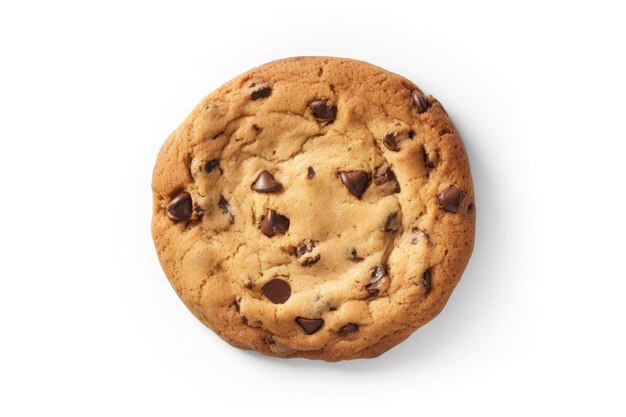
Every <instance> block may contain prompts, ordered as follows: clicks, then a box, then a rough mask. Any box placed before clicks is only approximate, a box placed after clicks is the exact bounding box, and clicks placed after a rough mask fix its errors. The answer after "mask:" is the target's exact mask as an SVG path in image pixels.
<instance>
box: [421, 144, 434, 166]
mask: <svg viewBox="0 0 626 417" xmlns="http://www.w3.org/2000/svg"><path fill="white" fill-rule="evenodd" d="M422 157H423V158H424V165H426V168H428V169H433V168H434V167H435V163H434V162H433V161H431V160H430V157H429V156H428V152H426V148H425V147H424V146H423V145H422Z"/></svg>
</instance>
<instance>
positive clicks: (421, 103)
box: [411, 90, 428, 113]
mask: <svg viewBox="0 0 626 417" xmlns="http://www.w3.org/2000/svg"><path fill="white" fill-rule="evenodd" d="M411 99H412V101H413V104H414V105H415V107H416V108H417V112H418V113H424V112H425V111H426V110H428V102H427V101H426V98H425V97H424V96H423V95H422V93H420V92H419V91H418V90H413V92H412V93H411Z"/></svg>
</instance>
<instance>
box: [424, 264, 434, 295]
mask: <svg viewBox="0 0 626 417" xmlns="http://www.w3.org/2000/svg"><path fill="white" fill-rule="evenodd" d="M431 278H432V273H431V270H430V269H427V270H426V271H424V274H423V275H422V285H423V286H424V294H428V293H429V292H430V284H431Z"/></svg>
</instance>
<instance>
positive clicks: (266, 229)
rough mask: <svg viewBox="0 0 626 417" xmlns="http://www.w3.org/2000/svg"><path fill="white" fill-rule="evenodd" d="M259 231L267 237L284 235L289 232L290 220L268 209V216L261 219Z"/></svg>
mask: <svg viewBox="0 0 626 417" xmlns="http://www.w3.org/2000/svg"><path fill="white" fill-rule="evenodd" d="M259 229H261V233H263V234H264V235H265V236H267V237H273V236H274V235H276V233H281V234H284V233H286V232H287V230H289V219H288V218H287V217H285V216H283V215H281V214H278V213H276V212H275V211H274V210H271V209H268V210H267V214H266V215H265V216H264V217H263V219H261V223H260V225H259Z"/></svg>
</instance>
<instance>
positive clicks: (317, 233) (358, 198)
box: [152, 57, 476, 361]
mask: <svg viewBox="0 0 626 417" xmlns="http://www.w3.org/2000/svg"><path fill="white" fill-rule="evenodd" d="M152 190H153V195H154V207H153V218H152V234H153V238H154V242H155V246H156V249H157V252H158V256H159V259H160V262H161V265H162V266H163V269H164V271H165V274H166V275H167V277H168V279H169V280H170V282H171V284H172V286H173V287H174V289H175V290H176V292H177V294H178V295H179V297H180V298H181V299H182V300H183V302H184V303H185V304H186V305H187V306H188V308H189V309H190V310H191V311H192V312H193V314H194V315H195V316H196V317H198V319H200V320H201V321H202V322H203V323H205V324H206V325H207V326H208V327H209V328H211V329H212V330H213V331H214V332H215V333H217V334H218V335H219V336H220V337H221V338H223V339H224V340H225V341H227V342H228V343H230V344H231V345H233V346H236V347H238V348H241V349H253V350H256V351H258V352H261V353H263V354H267V355H272V356H279V357H286V358H292V357H304V358H311V359H323V360H327V361H337V360H343V359H353V358H369V357H375V356H377V355H380V354H381V353H383V352H385V351H387V350H388V349H390V348H391V347H393V346H394V345H396V344H398V343H400V342H401V341H402V340H404V339H406V338H407V337H408V336H409V335H410V334H411V333H412V332H413V331H414V330H416V329H417V328H419V327H420V326H422V325H423V324H425V323H426V322H428V321H429V320H431V319H432V318H433V317H434V316H436V315H437V314H438V313H439V311H441V309H442V308H443V306H444V304H445V303H446V301H447V300H448V297H449V296H450V294H451V292H452V290H453V289H454V287H455V285H456V284H457V282H458V281H459V279H460V277H461V274H462V272H463V270H464V268H465V266H466V264H467V262H468V260H469V257H470V255H471V252H472V247H473V243H474V221H475V215H476V210H475V205H474V191H473V186H472V179H471V173H470V167H469V162H468V159H467V156H466V153H465V150H464V148H463V144H462V142H461V138H460V137H459V134H458V132H457V131H456V129H455V127H454V125H453V124H452V122H451V121H450V119H449V118H448V115H447V114H446V111H445V110H444V108H443V107H442V106H441V104H440V103H439V102H438V101H437V100H435V99H434V98H433V97H432V96H426V95H424V94H423V93H422V91H421V90H420V89H419V88H417V87H416V86H415V84H413V83H412V82H410V81H408V80H406V79H405V78H403V77H401V76H398V75H396V74H393V73H391V72H388V71H385V70H383V69H381V68H378V67H376V66H373V65H370V64H367V63H365V62H360V61H354V60H349V59H341V58H329V57H299V58H291V59H285V60H280V61H275V62H270V63H268V64H265V65H263V66H261V67H259V68H256V69H253V70H251V71H249V72H247V73H245V74H243V75H240V76H239V77H237V78H235V79H234V80H232V81H230V82H228V83H226V84H224V85H223V86H222V87H220V88H219V89H217V90H216V91H214V92H213V93H211V94H210V95H209V96H207V97H206V98H205V99H204V100H202V101H201V102H200V104H199V105H198V106H197V107H196V108H195V109H194V110H193V112H192V113H191V114H190V115H189V116H188V117H187V119H186V120H185V121H184V122H183V123H182V124H181V125H180V126H179V127H178V128H177V129H176V130H175V131H174V132H173V133H172V134H171V135H170V137H169V138H168V139H167V141H166V142H165V144H164V145H163V147H162V149H161V151H160V153H159V156H158V159H157V162H156V166H155V168H154V173H153V182H152Z"/></svg>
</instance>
